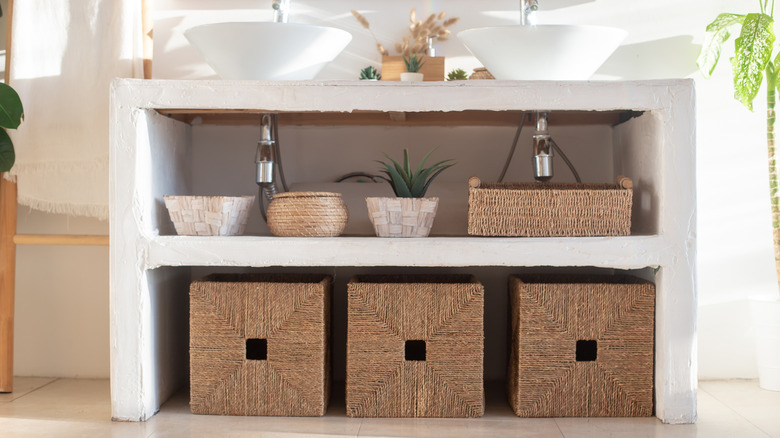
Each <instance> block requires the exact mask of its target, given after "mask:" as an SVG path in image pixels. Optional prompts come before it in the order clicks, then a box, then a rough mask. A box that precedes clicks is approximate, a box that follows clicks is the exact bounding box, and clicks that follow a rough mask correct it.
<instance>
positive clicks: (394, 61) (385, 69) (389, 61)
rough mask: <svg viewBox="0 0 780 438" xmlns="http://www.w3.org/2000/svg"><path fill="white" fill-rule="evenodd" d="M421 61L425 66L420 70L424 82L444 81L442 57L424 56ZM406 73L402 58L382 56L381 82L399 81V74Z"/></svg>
mask: <svg viewBox="0 0 780 438" xmlns="http://www.w3.org/2000/svg"><path fill="white" fill-rule="evenodd" d="M423 61H424V62H425V64H424V65H423V66H422V68H421V69H420V73H422V74H423V80H424V81H443V80H444V77H445V76H444V75H445V73H444V57H443V56H434V57H430V56H426V57H425V58H424V59H423ZM405 72H406V64H404V58H403V56H382V80H383V81H400V80H401V73H405Z"/></svg>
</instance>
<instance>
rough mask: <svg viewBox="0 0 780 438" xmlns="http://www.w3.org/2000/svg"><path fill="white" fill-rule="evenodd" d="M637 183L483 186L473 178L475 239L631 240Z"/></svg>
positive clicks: (472, 226)
mask: <svg viewBox="0 0 780 438" xmlns="http://www.w3.org/2000/svg"><path fill="white" fill-rule="evenodd" d="M632 200H633V184H632V183H631V180H630V179H628V178H625V177H619V178H618V182H617V184H568V183H483V182H481V181H480V180H479V178H477V177H471V178H470V179H469V215H468V220H469V224H468V233H469V234H470V235H472V236H527V237H550V236H627V235H629V234H631V206H632Z"/></svg>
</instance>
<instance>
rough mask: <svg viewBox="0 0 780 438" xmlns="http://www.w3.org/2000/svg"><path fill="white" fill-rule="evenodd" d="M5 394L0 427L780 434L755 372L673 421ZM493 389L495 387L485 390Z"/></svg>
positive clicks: (496, 409)
mask: <svg viewBox="0 0 780 438" xmlns="http://www.w3.org/2000/svg"><path fill="white" fill-rule="evenodd" d="M14 387H15V391H14V392H13V393H11V394H0V437H3V438H11V437H112V438H123V437H150V438H151V437H155V438H157V437H264V438H295V437H316V438H325V437H357V436H360V437H426V438H428V437H448V438H450V437H490V438H496V437H558V438H560V437H566V438H573V437H577V438H587V437H597V438H607V437H675V438H677V437H707V438H718V437H729V438H732V437H734V438H750V437H777V438H780V392H770V391H763V390H761V389H759V388H758V384H757V382H755V381H749V380H748V381H744V380H736V381H708V382H701V383H700V385H699V420H698V421H697V423H696V424H693V425H682V426H671V425H664V424H661V423H660V422H659V421H658V420H657V419H655V418H638V419H625V418H596V419H594V418H591V419H570V418H559V419H548V418H541V419H520V418H516V417H514V415H513V414H512V412H511V410H510V409H509V407H508V405H507V404H506V403H505V402H504V401H503V400H502V399H501V398H500V397H499V398H492V397H489V398H488V405H487V410H486V414H485V416H484V417H482V418H478V419H359V418H346V417H345V416H344V414H343V412H344V403H343V398H342V401H341V402H339V400H338V398H335V399H334V402H332V403H331V407H330V408H329V410H328V414H327V415H326V416H325V417H321V418H273V417H219V416H204V415H192V414H190V412H189V407H188V405H187V394H186V393H181V394H178V395H177V396H175V397H174V398H173V399H171V400H170V401H169V402H168V403H166V404H165V405H164V406H163V408H162V410H161V411H160V413H159V414H157V415H155V416H154V417H153V418H152V419H151V420H149V421H147V422H145V423H114V422H111V420H110V419H109V418H110V416H111V408H110V395H109V386H108V381H107V380H73V379H45V378H17V379H16V380H15V381H14ZM488 394H489V395H490V392H489V393H488Z"/></svg>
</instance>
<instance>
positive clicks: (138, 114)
mask: <svg viewBox="0 0 780 438" xmlns="http://www.w3.org/2000/svg"><path fill="white" fill-rule="evenodd" d="M534 110H536V111H552V112H551V114H550V125H551V126H552V125H570V126H572V127H574V128H577V127H580V126H599V127H604V129H606V130H608V131H609V138H610V143H611V149H610V158H611V163H610V165H609V166H610V172H611V173H612V175H608V177H609V178H614V177H615V176H617V175H626V176H628V177H630V178H631V179H632V180H633V181H634V189H635V191H634V209H633V212H632V233H631V235H630V236H626V237H587V238H483V237H472V236H467V235H466V234H465V232H464V233H462V234H454V235H449V234H448V236H451V237H442V236H441V235H440V236H434V237H429V238H422V239H386V238H376V237H369V236H367V235H365V236H363V235H361V236H359V237H358V236H346V237H335V238H280V237H273V236H270V235H263V234H262V233H261V235H248V236H235V237H189V236H175V235H172V234H173V233H172V232H171V228H172V227H171V225H170V221H169V220H168V217H167V212H166V210H165V207H164V205H163V203H162V196H163V195H167V194H194V193H188V191H189V190H190V188H191V185H192V180H193V178H196V177H197V176H196V175H193V170H192V166H191V165H190V163H189V160H190V153H191V146H192V143H193V141H194V140H193V134H192V129H193V127H194V126H199V125H201V124H215V125H222V126H225V127H227V128H230V127H231V126H238V125H257V124H258V123H259V120H260V116H259V115H258V114H259V113H263V112H274V113H279V114H280V116H279V123H280V124H281V125H283V126H326V127H327V126H363V127H365V126H369V127H370V126H376V127H378V128H377V129H381V127H387V126H400V127H417V126H434V127H437V126H442V127H447V126H450V127H452V126H464V125H469V126H483V127H493V126H495V127H501V126H503V127H507V126H516V125H517V124H519V123H520V122H521V121H523V119H522V112H524V111H534ZM694 113H695V111H694V94H693V82H692V81H689V80H672V81H649V82H515V81H458V82H424V83H400V82H395V83H394V82H372V83H362V82H357V81H346V82H317V81H307V82H274V83H271V82H250V81H178V80H177V81H157V80H154V81H141V80H130V79H118V80H116V81H115V82H114V83H113V86H112V104H111V178H110V184H111V355H112V357H111V387H112V391H111V393H112V405H113V407H112V413H113V416H114V418H116V419H121V420H133V421H138V420H145V419H148V418H149V417H150V416H152V415H154V413H155V412H156V411H157V410H158V409H159V406H160V405H161V404H162V403H163V402H165V400H166V399H167V398H168V397H169V396H170V395H171V393H172V392H174V391H175V390H177V389H178V388H179V387H180V386H182V385H183V384H185V383H186V382H185V378H186V355H187V335H186V318H187V313H186V302H187V301H186V297H187V287H188V283H189V281H190V271H189V267H198V266H209V267H251V268H270V267H281V268H305V267H311V268H316V267H410V268H422V267H431V268H434V267H438V268H443V269H449V268H459V267H517V268H529V267H553V268H572V269H575V268H582V267H592V268H607V269H620V270H634V271H636V272H640V273H641V275H643V276H645V277H648V276H649V277H651V278H649V279H651V280H653V281H654V282H655V284H656V335H655V351H656V353H655V412H656V416H657V417H658V418H660V419H661V420H663V421H664V422H668V423H690V422H693V421H694V420H695V418H696V355H695V329H696V288H695V275H694V272H695V218H696V216H695V205H696V191H695V159H694V158H695V152H694V145H695V134H694V132H695V129H694V127H695V120H694ZM285 160H287V161H288V162H289V161H291V160H295V157H294V156H288V157H285ZM561 168H562V167H561ZM465 186H466V182H465V180H464V182H463V187H464V188H465ZM437 220H438V219H437ZM182 327H183V328H184V329H182Z"/></svg>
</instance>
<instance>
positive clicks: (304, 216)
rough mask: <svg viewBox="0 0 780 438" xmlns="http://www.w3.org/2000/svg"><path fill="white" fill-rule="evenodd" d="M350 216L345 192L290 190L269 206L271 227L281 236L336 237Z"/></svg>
mask: <svg viewBox="0 0 780 438" xmlns="http://www.w3.org/2000/svg"><path fill="white" fill-rule="evenodd" d="M348 219H349V211H348V210H347V205H346V204H345V203H344V201H343V200H342V199H341V193H330V192H286V193H279V194H277V195H274V200H273V201H271V204H270V205H269V206H268V228H269V229H270V230H271V233H272V234H273V235H274V236H281V237H335V236H338V235H340V234H341V233H342V232H344V228H345V227H346V226H347V220H348Z"/></svg>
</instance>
